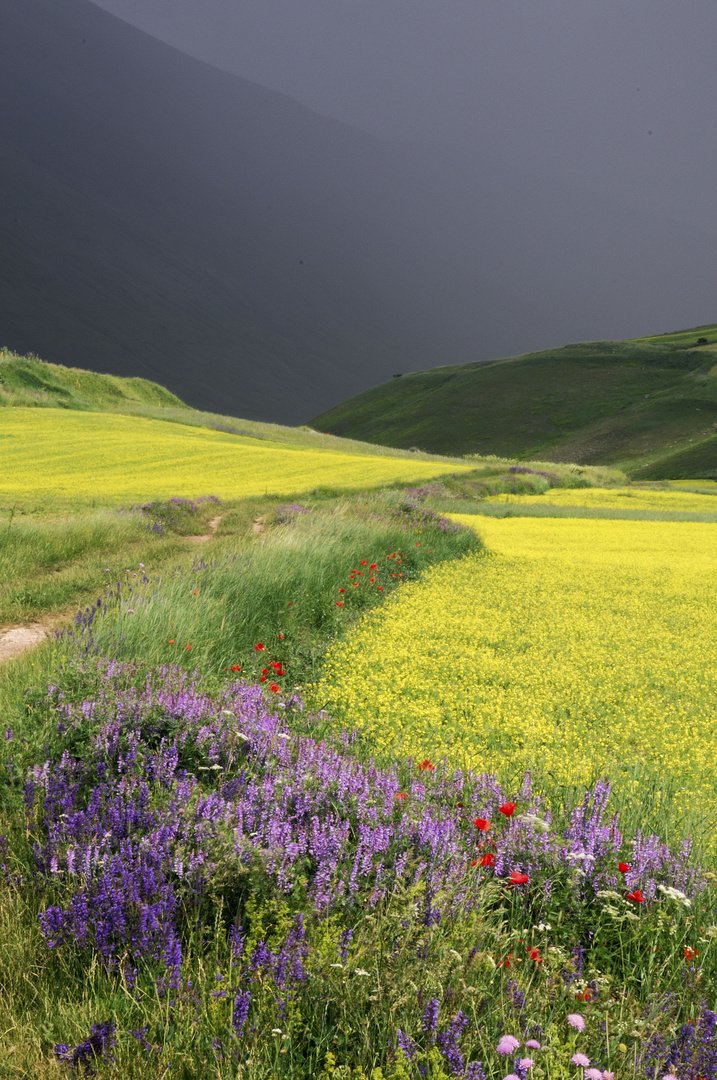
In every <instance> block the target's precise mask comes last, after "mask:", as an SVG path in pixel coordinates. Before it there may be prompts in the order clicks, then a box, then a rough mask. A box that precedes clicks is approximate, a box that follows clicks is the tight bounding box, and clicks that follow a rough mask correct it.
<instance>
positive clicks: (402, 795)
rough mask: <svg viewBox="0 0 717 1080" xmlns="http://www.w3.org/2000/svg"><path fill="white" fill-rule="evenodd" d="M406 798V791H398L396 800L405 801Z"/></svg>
mask: <svg viewBox="0 0 717 1080" xmlns="http://www.w3.org/2000/svg"><path fill="white" fill-rule="evenodd" d="M405 798H406V792H405V791H397V792H396V794H395V795H394V799H405Z"/></svg>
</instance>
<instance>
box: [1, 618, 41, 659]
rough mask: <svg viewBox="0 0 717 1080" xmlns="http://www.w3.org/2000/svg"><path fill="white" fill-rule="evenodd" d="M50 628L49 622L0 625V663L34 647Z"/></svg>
mask: <svg viewBox="0 0 717 1080" xmlns="http://www.w3.org/2000/svg"><path fill="white" fill-rule="evenodd" d="M50 629H51V626H50V623H32V624H31V625H30V626H0V664H1V663H2V662H3V661H4V660H13V659H14V658H15V657H16V656H20V655H21V654H22V653H24V652H27V651H28V650H29V649H34V648H35V646H36V645H39V644H40V642H41V641H43V640H44V638H45V635H46V634H47V633H48V632H49V630H50Z"/></svg>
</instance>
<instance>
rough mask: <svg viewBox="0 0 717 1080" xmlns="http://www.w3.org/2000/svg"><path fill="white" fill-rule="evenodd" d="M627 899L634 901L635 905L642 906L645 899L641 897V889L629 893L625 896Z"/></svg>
mask: <svg viewBox="0 0 717 1080" xmlns="http://www.w3.org/2000/svg"><path fill="white" fill-rule="evenodd" d="M627 898H628V900H634V901H635V903H636V904H644V903H645V897H644V896H643V895H642V890H641V889H635V891H634V892H629V893H628V894H627Z"/></svg>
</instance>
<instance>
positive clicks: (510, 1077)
mask: <svg viewBox="0 0 717 1080" xmlns="http://www.w3.org/2000/svg"><path fill="white" fill-rule="evenodd" d="M503 1080H520V1077H519V1076H516V1075H515V1073H508V1075H507V1076H504V1077H503Z"/></svg>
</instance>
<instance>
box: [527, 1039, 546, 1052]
mask: <svg viewBox="0 0 717 1080" xmlns="http://www.w3.org/2000/svg"><path fill="white" fill-rule="evenodd" d="M525 1047H526V1050H541V1049H542V1047H541V1045H540V1043H539V1042H538V1041H537V1040H536V1039H528V1041H527V1043H526V1044H525Z"/></svg>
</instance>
